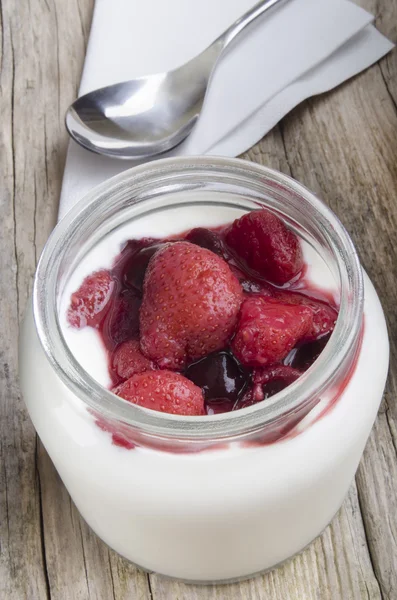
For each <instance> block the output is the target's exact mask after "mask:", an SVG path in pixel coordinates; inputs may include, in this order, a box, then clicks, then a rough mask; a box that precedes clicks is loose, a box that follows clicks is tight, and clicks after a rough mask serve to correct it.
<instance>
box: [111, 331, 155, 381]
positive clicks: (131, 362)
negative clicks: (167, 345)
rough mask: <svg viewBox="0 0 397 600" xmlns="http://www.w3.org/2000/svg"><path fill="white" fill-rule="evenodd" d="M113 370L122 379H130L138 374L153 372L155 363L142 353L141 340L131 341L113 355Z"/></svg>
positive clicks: (118, 348) (119, 347)
mask: <svg viewBox="0 0 397 600" xmlns="http://www.w3.org/2000/svg"><path fill="white" fill-rule="evenodd" d="M112 369H113V371H114V372H115V373H116V375H117V376H118V377H120V379H124V380H125V379H129V378H130V377H132V376H133V375H135V374H136V373H143V372H144V371H153V369H155V365H154V363H153V362H152V361H151V360H149V359H148V358H146V356H144V355H143V354H142V352H141V348H140V346H139V340H129V341H128V342H124V343H123V344H121V345H120V346H118V347H117V348H116V350H115V352H114V354H113V358H112Z"/></svg>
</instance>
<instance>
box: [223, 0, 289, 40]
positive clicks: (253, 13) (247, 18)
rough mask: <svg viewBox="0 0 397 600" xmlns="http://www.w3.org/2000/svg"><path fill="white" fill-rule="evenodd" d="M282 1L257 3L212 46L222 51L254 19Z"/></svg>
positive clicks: (265, 0)
mask: <svg viewBox="0 0 397 600" xmlns="http://www.w3.org/2000/svg"><path fill="white" fill-rule="evenodd" d="M283 1H285V0H262V1H261V2H258V3H257V4H255V6H253V7H252V8H251V9H250V10H249V11H248V12H246V13H245V14H244V15H242V16H241V17H240V18H239V19H237V21H235V22H234V23H233V24H232V25H231V26H230V27H229V28H228V29H226V31H225V32H224V33H222V35H220V36H219V37H218V38H217V39H216V40H215V42H214V45H216V46H217V47H218V48H221V49H222V50H224V49H225V48H226V46H228V45H229V44H230V43H231V42H232V41H233V40H234V39H235V37H236V36H238V34H239V33H241V31H242V30H243V29H245V28H246V27H247V26H248V25H250V24H251V23H252V22H253V21H255V19H257V18H258V17H260V16H261V15H263V14H264V13H265V12H266V11H268V10H269V9H271V8H273V6H275V5H276V4H279V3H281V2H283Z"/></svg>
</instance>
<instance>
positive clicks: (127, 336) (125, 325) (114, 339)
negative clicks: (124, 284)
mask: <svg viewBox="0 0 397 600" xmlns="http://www.w3.org/2000/svg"><path fill="white" fill-rule="evenodd" d="M140 305H141V298H140V296H139V295H138V294H137V292H136V291H133V290H128V289H124V290H121V291H120V292H119V293H118V295H117V297H116V298H115V299H114V300H113V302H112V303H111V306H110V308H109V311H108V313H107V315H106V317H105V319H104V321H103V323H102V326H101V329H102V337H103V340H104V343H105V346H106V348H107V349H108V350H110V351H111V352H112V351H113V350H114V349H115V348H116V346H118V345H119V344H122V343H123V342H126V341H127V340H131V339H133V338H135V337H136V336H137V335H138V332H139V307H140Z"/></svg>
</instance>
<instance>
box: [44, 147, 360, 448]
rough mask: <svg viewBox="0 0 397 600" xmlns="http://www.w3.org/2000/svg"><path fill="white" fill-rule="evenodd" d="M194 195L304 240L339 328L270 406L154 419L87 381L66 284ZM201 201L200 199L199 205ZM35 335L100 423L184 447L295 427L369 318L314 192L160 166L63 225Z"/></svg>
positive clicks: (342, 238) (234, 165)
mask: <svg viewBox="0 0 397 600" xmlns="http://www.w3.org/2000/svg"><path fill="white" fill-rule="evenodd" d="M192 192H194V193H195V196H196V199H195V200H194V203H195V206H197V205H198V204H199V205H200V206H202V208H203V210H206V209H208V208H209V207H211V206H212V207H214V206H216V205H220V204H221V205H222V206H225V205H230V206H231V207H234V208H238V209H239V210H241V211H249V210H254V209H258V208H261V207H267V208H269V209H270V210H272V211H273V212H275V213H276V214H278V215H279V216H280V217H281V218H282V219H283V220H284V221H285V222H286V223H287V224H288V226H289V227H291V228H292V229H293V230H294V231H295V232H296V233H297V234H298V235H299V236H301V238H302V239H304V240H306V241H308V242H309V243H310V244H311V245H312V246H313V247H314V249H315V250H316V251H317V252H318V254H319V255H320V256H321V257H322V258H323V259H324V260H325V262H326V263H327V265H328V267H329V268H330V269H331V270H332V272H333V274H334V276H335V278H336V281H337V283H338V287H339V291H340V308H339V317H338V320H337V322H336V326H335V330H334V332H333V334H332V336H331V338H330V340H329V342H328V344H327V345H326V347H325V349H324V350H323V352H322V353H321V355H320V356H319V358H318V359H317V360H316V362H315V363H314V365H313V366H312V367H311V368H310V369H309V370H308V371H306V372H305V373H304V374H303V375H302V376H301V377H300V378H299V379H298V380H297V381H296V382H294V383H293V384H291V385H290V386H288V387H287V388H285V389H284V390H282V391H281V392H279V393H278V394H276V395H274V396H272V397H271V398H269V399H268V400H266V402H261V403H258V404H257V405H254V406H251V407H248V408H245V409H241V410H238V411H235V412H230V413H225V414H221V415H213V416H205V417H181V416H176V415H169V414H166V413H156V412H154V411H150V410H145V409H142V408H140V407H137V406H135V405H132V404H130V403H128V402H126V401H125V400H123V399H122V398H119V397H118V396H115V395H114V394H112V393H111V392H110V391H108V390H106V389H104V388H103V387H102V386H101V385H99V384H98V383H97V382H96V381H95V380H94V379H93V378H92V377H91V376H89V375H88V374H87V373H86V372H85V371H84V369H83V368H82V367H81V365H80V364H79V363H78V362H77V360H76V359H75V357H74V356H73V354H72V353H71V351H70V350H69V348H68V346H67V344H66V342H65V339H64V337H63V334H62V330H61V326H60V321H59V299H60V296H61V294H62V290H63V287H64V284H65V281H66V280H67V279H68V277H69V275H70V273H71V272H72V271H73V269H74V268H75V266H76V265H77V264H78V262H79V261H80V260H81V259H82V257H83V256H84V255H85V254H86V253H87V252H88V251H89V250H90V249H92V248H93V247H94V246H95V245H96V244H97V243H98V242H99V241H100V240H101V239H102V238H103V237H104V236H105V235H107V234H109V232H111V231H113V230H115V229H116V228H117V227H119V226H120V225H121V224H125V223H126V222H129V221H132V220H135V219H139V218H141V217H142V216H143V215H145V216H147V215H150V214H152V213H153V214H154V213H155V212H158V211H167V210H168V209H169V208H171V207H172V208H175V207H178V206H186V203H189V202H190V201H192V200H189V194H191V193H192ZM200 194H201V200H200V199H199V197H200ZM33 307H34V317H35V322H36V327H37V331H38V335H39V338H40V341H41V344H42V346H43V349H44V351H45V353H46V355H47V358H48V360H49V361H50V363H51V364H52V366H53V368H54V369H55V371H56V373H57V374H58V376H59V377H60V378H61V380H62V381H63V382H64V383H65V384H66V385H67V386H68V388H70V389H71V390H72V391H73V393H74V394H75V395H76V396H77V397H78V398H79V399H80V400H81V401H83V402H84V403H85V404H86V405H87V406H88V407H89V409H90V410H91V411H94V412H95V414H99V415H101V418H105V419H109V420H111V421H117V422H122V423H124V424H126V425H128V426H130V427H132V428H134V430H135V431H136V432H138V434H139V435H142V436H149V437H154V438H158V439H160V438H162V439H174V440H175V439H178V440H191V441H194V440H197V441H201V442H202V441H204V440H222V439H227V438H232V437H241V436H247V435H250V436H252V435H255V432H257V431H261V430H263V429H264V428H265V427H266V428H267V429H268V431H271V430H272V429H273V430H275V431H276V430H278V429H280V428H281V429H282V428H283V426H284V425H283V423H284V424H288V423H289V424H290V423H292V422H296V420H297V419H301V418H302V417H303V416H304V414H307V412H308V411H309V410H310V409H311V408H312V407H313V406H314V405H315V404H316V403H317V402H318V400H319V399H320V398H321V397H322V396H323V395H324V394H326V393H328V394H329V393H330V390H333V389H336V387H335V386H337V385H338V381H340V380H341V378H342V379H343V377H344V374H345V373H346V372H348V370H349V368H350V365H351V364H352V361H353V360H354V355H355V352H356V349H357V345H358V342H359V336H360V328H361V323H362V315H363V281H362V273H361V269H360V265H359V260H358V257H357V254H356V251H355V249H354V246H353V244H352V241H351V239H350V238H349V236H348V234H347V232H346V231H345V229H344V228H343V226H342V225H341V223H340V222H339V221H338V219H337V218H336V217H335V215H334V214H333V213H332V212H331V211H330V210H329V209H328V208H327V207H326V206H325V205H324V204H323V203H322V202H321V201H320V200H319V199H318V198H316V197H315V196H314V195H313V194H312V193H311V192H310V191H309V190H307V189H306V188H304V187H303V186H302V185H300V184H299V183H297V182H296V181H294V180H293V179H291V178H289V177H287V176H285V175H282V174H281V173H278V172H276V171H273V170H271V169H267V168H265V167H262V166H259V165H255V164H252V163H249V162H245V161H242V160H238V159H222V158H214V157H212V158H210V157H197V158H180V159H165V160H159V161H157V162H155V163H151V164H149V165H142V166H139V167H136V168H133V169H131V170H129V171H126V172H124V173H122V174H121V175H119V176H117V177H114V178H113V179H111V180H109V181H107V182H105V183H104V184H102V185H101V186H99V187H98V188H96V189H94V190H93V191H92V192H91V193H90V194H88V196H86V197H85V198H84V199H82V200H81V201H80V202H79V203H78V204H77V205H76V206H75V207H74V208H73V209H72V210H71V211H70V212H69V213H68V214H67V215H66V216H65V217H64V218H63V220H62V221H61V222H60V223H59V224H58V225H57V227H56V228H55V230H54V231H53V233H52V235H51V237H50V239H49V240H48V242H47V244H46V247H45V249H44V251H43V253H42V256H41V258H40V262H39V265H38V269H37V273H36V277H35V282H34V292H33Z"/></svg>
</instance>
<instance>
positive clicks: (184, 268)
mask: <svg viewBox="0 0 397 600" xmlns="http://www.w3.org/2000/svg"><path fill="white" fill-rule="evenodd" d="M241 300H242V290H241V287H240V285H239V282H238V281H237V279H236V277H235V276H234V275H233V273H232V272H231V270H230V269H229V267H228V265H227V263H226V262H225V261H224V260H223V259H221V258H220V257H219V256H216V255H215V254H214V253H213V252H211V251H210V250H207V249H205V248H200V247H199V246H195V245H194V244H190V243H189V242H175V243H174V244H171V245H169V246H166V247H165V248H162V249H161V250H159V251H158V252H157V253H156V254H155V256H154V257H153V259H152V260H151V261H150V264H149V266H148V269H147V272H146V276H145V282H144V292H143V301H142V306H141V312H140V335H141V340H140V341H141V349H142V352H143V353H144V354H145V356H147V357H148V358H151V359H152V360H154V361H155V362H156V363H157V364H158V365H159V366H160V367H161V368H168V369H182V368H183V367H184V365H185V363H186V361H187V360H191V361H193V360H198V359H199V358H202V357H203V356H205V355H206V354H209V353H210V352H214V351H216V350H220V349H221V348H223V347H224V346H225V345H226V343H227V342H228V340H229V338H230V336H231V335H232V333H233V331H234V327H235V324H236V320H237V315H238V311H239V308H240V304H241Z"/></svg>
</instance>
